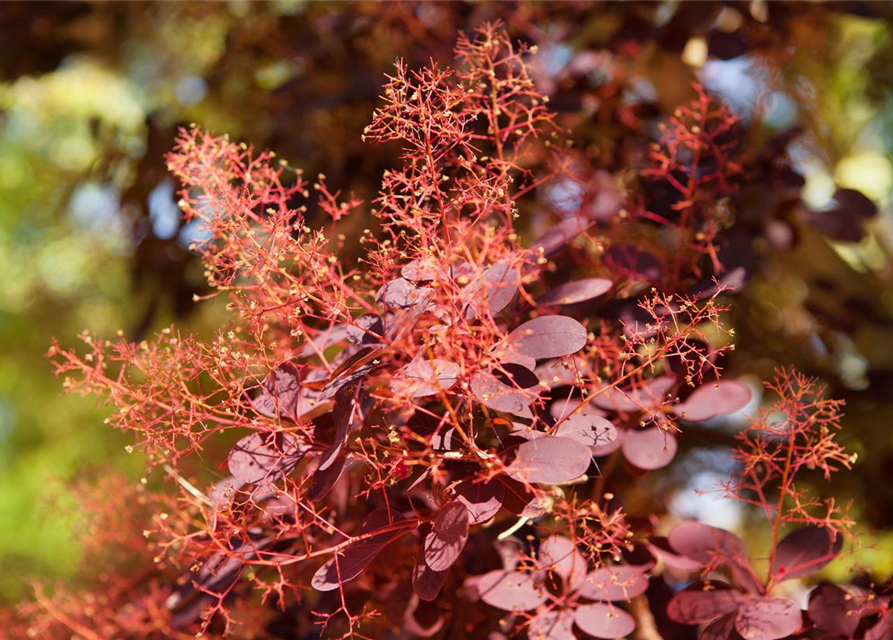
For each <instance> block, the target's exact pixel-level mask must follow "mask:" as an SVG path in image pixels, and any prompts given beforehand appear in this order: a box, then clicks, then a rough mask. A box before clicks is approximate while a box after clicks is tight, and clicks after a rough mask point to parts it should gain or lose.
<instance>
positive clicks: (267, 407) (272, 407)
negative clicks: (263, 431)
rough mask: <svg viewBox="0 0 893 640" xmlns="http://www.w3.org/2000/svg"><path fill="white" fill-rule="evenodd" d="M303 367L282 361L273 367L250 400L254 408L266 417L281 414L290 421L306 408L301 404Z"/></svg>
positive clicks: (295, 418)
mask: <svg viewBox="0 0 893 640" xmlns="http://www.w3.org/2000/svg"><path fill="white" fill-rule="evenodd" d="M303 370H304V367H299V366H298V365H296V364H294V363H292V362H283V363H282V364H280V365H279V366H278V367H276V368H275V369H273V371H271V372H270V373H269V374H267V377H266V378H264V380H263V382H261V384H260V389H261V390H260V393H259V394H258V395H257V396H256V397H255V398H253V399H252V400H251V406H253V407H254V410H255V411H257V412H258V413H259V414H261V415H263V416H267V417H268V418H275V417H277V416H283V417H285V418H287V419H289V420H291V421H292V422H297V421H298V418H299V417H300V416H301V414H302V413H303V410H305V409H307V408H308V407H307V406H302V405H304V404H306V403H302V402H301V399H302V394H301V376H302V375H303V374H302V372H303Z"/></svg>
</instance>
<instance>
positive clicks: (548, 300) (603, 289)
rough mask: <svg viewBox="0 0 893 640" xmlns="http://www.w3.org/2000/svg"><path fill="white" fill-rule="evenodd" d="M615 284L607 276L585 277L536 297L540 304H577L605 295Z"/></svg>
mask: <svg viewBox="0 0 893 640" xmlns="http://www.w3.org/2000/svg"><path fill="white" fill-rule="evenodd" d="M613 286H614V283H612V282H611V281H610V280H607V279H605V278H585V279H583V280H574V281H571V282H565V283H564V284H562V285H559V286H557V287H555V288H554V289H549V290H548V291H547V292H546V293H544V294H543V295H541V296H540V297H539V298H537V299H536V301H537V303H538V304H544V305H550V304H577V303H578V302H585V301H586V300H592V299H593V298H598V297H599V296H603V295H605V294H606V293H607V292H608V291H610V290H611V287H613Z"/></svg>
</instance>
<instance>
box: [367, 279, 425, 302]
mask: <svg viewBox="0 0 893 640" xmlns="http://www.w3.org/2000/svg"><path fill="white" fill-rule="evenodd" d="M432 293H433V291H432V289H431V288H430V287H416V286H415V285H414V284H412V283H411V282H409V281H408V280H406V279H404V278H396V279H395V280H391V281H390V282H388V283H387V284H386V285H384V286H383V287H382V288H381V289H379V290H378V294H377V295H376V296H375V301H376V302H377V303H379V304H381V305H382V306H384V307H385V308H386V309H411V308H415V307H419V306H423V307H424V306H425V305H426V304H427V303H428V301H429V300H430V299H431V294H432Z"/></svg>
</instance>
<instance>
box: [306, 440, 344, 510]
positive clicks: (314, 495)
mask: <svg viewBox="0 0 893 640" xmlns="http://www.w3.org/2000/svg"><path fill="white" fill-rule="evenodd" d="M345 464H347V452H345V451H342V452H341V453H339V454H338V455H337V456H335V459H334V460H333V461H332V464H330V465H329V466H328V467H326V468H325V469H319V468H317V470H316V471H314V473H313V479H312V481H311V483H310V490H309V491H308V492H307V499H308V500H310V501H311V502H316V501H318V500H322V499H323V498H324V497H325V495H326V494H327V493H328V492H329V491H331V490H332V488H333V487H334V486H335V484H337V482H338V480H339V479H340V478H341V474H342V473H344V466H345Z"/></svg>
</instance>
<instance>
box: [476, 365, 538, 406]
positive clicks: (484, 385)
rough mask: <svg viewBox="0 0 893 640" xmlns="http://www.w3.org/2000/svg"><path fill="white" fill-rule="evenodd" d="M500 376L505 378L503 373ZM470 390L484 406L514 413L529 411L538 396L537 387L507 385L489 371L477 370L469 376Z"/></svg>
mask: <svg viewBox="0 0 893 640" xmlns="http://www.w3.org/2000/svg"><path fill="white" fill-rule="evenodd" d="M506 366H508V365H506ZM515 366H519V365H515ZM531 375H533V374H532V373H531ZM502 377H503V379H505V376H504V374H503V376H502ZM471 392H472V393H473V394H474V397H475V398H477V399H478V400H479V401H480V402H481V404H483V405H484V406H486V407H489V408H491V409H493V410H495V411H503V412H505V413H514V414H525V413H529V407H530V405H531V404H533V403H534V401H535V400H536V399H537V397H538V396H539V391H538V389H536V388H530V389H523V388H517V387H514V386H509V385H507V384H504V383H503V382H502V381H501V380H500V378H499V377H497V376H496V375H494V374H493V373H491V372H489V371H478V372H477V373H475V374H474V375H473V376H472V377H471Z"/></svg>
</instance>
